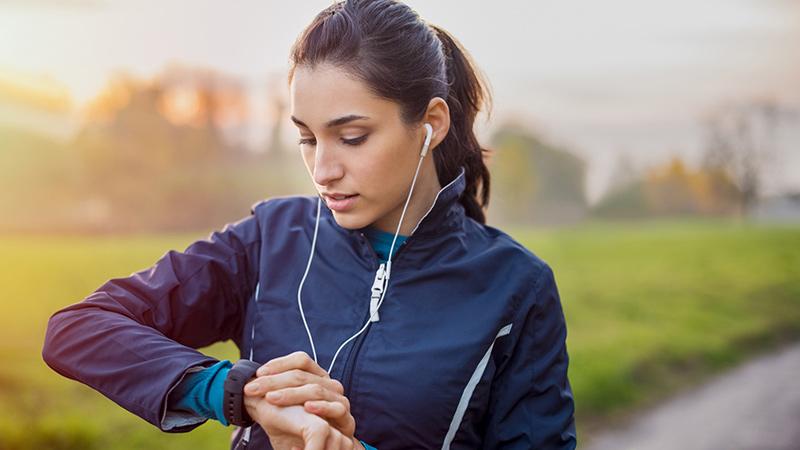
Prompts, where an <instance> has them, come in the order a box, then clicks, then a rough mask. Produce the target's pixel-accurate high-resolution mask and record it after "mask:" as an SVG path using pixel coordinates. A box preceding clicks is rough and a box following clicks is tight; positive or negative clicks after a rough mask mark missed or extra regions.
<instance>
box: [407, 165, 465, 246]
mask: <svg viewBox="0 0 800 450" xmlns="http://www.w3.org/2000/svg"><path fill="white" fill-rule="evenodd" d="M466 184H467V182H466V176H465V171H464V167H461V169H460V171H459V173H458V175H456V177H455V178H453V179H452V180H451V181H450V182H449V183H447V185H445V186H444V187H443V188H441V189H440V190H439V192H437V193H436V197H434V199H433V204H432V205H431V207H430V208H429V209H428V212H427V213H425V214H424V215H423V216H422V219H421V220H420V221H419V222H418V223H417V226H416V227H414V229H413V230H412V231H411V236H430V235H436V234H439V233H442V232H443V231H448V230H451V229H453V228H455V227H456V226H457V225H458V224H459V223H460V219H462V218H463V216H464V207H463V206H461V203H459V201H458V199H459V198H461V194H462V193H463V192H464V189H465V187H466Z"/></svg>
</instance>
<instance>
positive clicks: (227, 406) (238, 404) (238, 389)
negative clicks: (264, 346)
mask: <svg viewBox="0 0 800 450" xmlns="http://www.w3.org/2000/svg"><path fill="white" fill-rule="evenodd" d="M259 367H261V365H260V364H258V363H257V362H254V361H250V360H249V359H240V360H239V361H236V364H234V365H233V367H231V368H230V370H229V371H228V376H227V377H226V378H225V384H224V387H223V391H224V398H223V400H222V402H223V408H222V409H223V411H224V413H225V420H227V421H228V423H230V424H233V425H238V426H240V427H249V426H250V425H252V424H253V419H252V418H251V417H250V415H249V414H247V409H246V408H245V406H244V385H245V384H247V382H248V381H250V378H253V376H254V375H255V374H256V370H258V368H259Z"/></svg>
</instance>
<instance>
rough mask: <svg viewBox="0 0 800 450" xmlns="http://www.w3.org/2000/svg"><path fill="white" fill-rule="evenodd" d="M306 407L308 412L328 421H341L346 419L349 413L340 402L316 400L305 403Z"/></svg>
mask: <svg viewBox="0 0 800 450" xmlns="http://www.w3.org/2000/svg"><path fill="white" fill-rule="evenodd" d="M304 406H305V408H306V411H308V412H310V413H314V414H316V415H318V416H320V417H324V418H326V419H340V418H342V417H346V416H347V413H348V409H347V407H345V405H343V404H342V403H340V402H330V401H324V400H315V401H309V402H305V404H304Z"/></svg>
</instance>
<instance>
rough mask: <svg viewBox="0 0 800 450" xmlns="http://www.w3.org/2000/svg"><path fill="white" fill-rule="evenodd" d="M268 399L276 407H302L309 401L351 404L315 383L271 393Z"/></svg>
mask: <svg viewBox="0 0 800 450" xmlns="http://www.w3.org/2000/svg"><path fill="white" fill-rule="evenodd" d="M266 398H267V401H269V402H270V403H272V404H274V405H302V404H303V403H305V402H307V401H309V400H327V401H331V402H342V403H343V404H345V405H349V403H350V402H349V400H347V398H346V397H345V396H343V395H340V394H338V393H336V392H333V391H331V390H330V389H327V388H326V387H325V386H322V385H320V384H313V383H312V384H304V385H303V386H298V387H290V388H284V389H278V390H275V391H269V392H267V394H266Z"/></svg>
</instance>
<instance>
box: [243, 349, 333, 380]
mask: <svg viewBox="0 0 800 450" xmlns="http://www.w3.org/2000/svg"><path fill="white" fill-rule="evenodd" d="M292 369H300V370H304V371H306V372H311V373H313V374H315V375H318V376H320V377H327V376H328V372H326V371H325V369H323V368H322V367H320V366H319V365H318V364H317V363H316V362H314V360H313V359H311V357H310V356H308V353H306V352H294V353H290V354H288V355H286V356H281V357H278V358H275V359H271V360H269V361H267V362H266V364H264V365H262V366H261V367H259V368H258V370H257V371H256V375H258V376H264V375H274V374H276V373H280V372H285V371H287V370H292Z"/></svg>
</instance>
